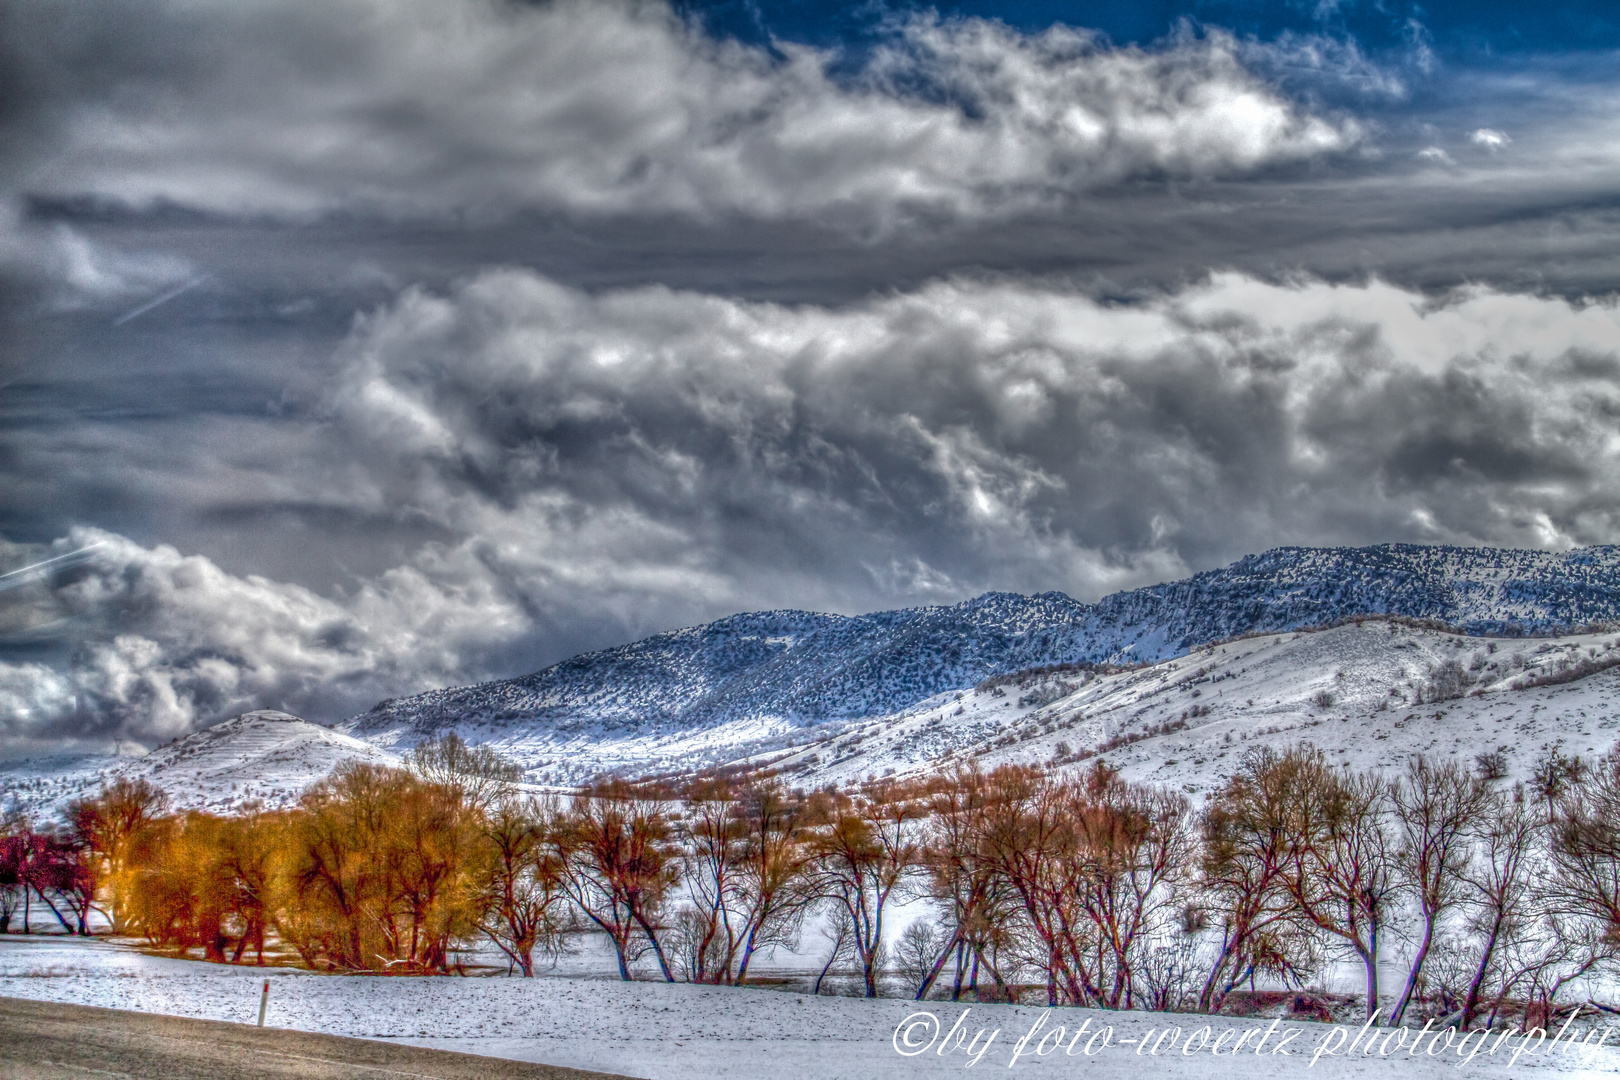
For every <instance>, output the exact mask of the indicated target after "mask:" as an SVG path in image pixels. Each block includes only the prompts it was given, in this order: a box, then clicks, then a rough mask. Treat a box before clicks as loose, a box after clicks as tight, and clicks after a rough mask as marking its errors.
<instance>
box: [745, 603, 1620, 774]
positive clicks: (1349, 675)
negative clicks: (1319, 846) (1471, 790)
mask: <svg viewBox="0 0 1620 1080" xmlns="http://www.w3.org/2000/svg"><path fill="white" fill-rule="evenodd" d="M1448 666H1449V667H1450V670H1451V671H1452V672H1453V673H1458V672H1460V673H1461V678H1460V680H1458V681H1456V682H1455V683H1453V684H1452V685H1450V686H1449V687H1446V686H1445V685H1444V684H1445V682H1446V680H1445V677H1444V675H1443V674H1442V675H1441V677H1440V678H1439V679H1437V678H1436V674H1437V673H1440V672H1443V671H1444V670H1445V669H1446V668H1447V667H1448ZM1437 691H1438V692H1439V693H1441V694H1447V693H1455V694H1458V695H1459V696H1457V697H1448V698H1446V699H1444V700H1431V699H1432V697H1433V696H1434V695H1435V694H1436V693H1437ZM1617 739H1620V632H1616V631H1614V630H1610V631H1606V632H1603V633H1597V634H1582V635H1572V636H1569V637H1560V638H1540V639H1537V638H1507V639H1493V640H1484V641H1482V640H1480V639H1479V638H1476V637H1468V636H1464V635H1460V634H1454V633H1448V632H1444V631H1437V630H1431V629H1425V628H1422V627H1418V626H1413V625H1410V624H1407V623H1405V622H1402V621H1399V620H1397V621H1391V620H1384V619H1369V620H1366V621H1365V622H1362V623H1357V622H1350V623H1346V624H1344V625H1342V626H1337V627H1333V628H1331V629H1327V630H1320V631H1310V632H1300V633H1282V634H1267V635H1259V636H1255V637H1248V638H1243V639H1241V640H1238V641H1231V642H1227V643H1224V644H1219V645H1214V646H1210V647H1206V648H1201V649H1197V650H1195V651H1194V652H1193V653H1192V654H1190V655H1187V656H1183V657H1180V658H1177V659H1174V660H1167V661H1162V662H1160V663H1158V664H1154V665H1150V666H1145V667H1141V668H1135V669H1129V670H1123V671H1112V672H1106V673H1097V672H1094V671H1085V670H1069V671H1056V672H1028V673H1021V674H1018V675H1015V676H1011V677H1007V678H1004V679H993V680H988V681H986V683H984V684H982V685H981V686H980V687H979V688H977V689H973V690H968V691H965V692H961V693H951V694H942V695H939V696H938V697H936V698H933V699H930V700H929V701H926V702H922V703H920V704H918V705H917V706H915V707H913V708H911V709H908V710H905V711H904V712H902V713H900V714H897V715H895V716H890V717H883V718H875V719H873V720H869V721H863V722H861V723H858V724H854V725H849V726H847V727H845V728H843V729H842V730H840V731H837V732H828V733H827V734H826V735H825V736H824V737H821V738H818V739H816V740H814V741H811V742H806V743H803V744H801V745H799V746H797V747H793V748H791V749H787V750H782V751H777V752H774V753H770V754H766V755H762V756H761V760H769V761H770V762H771V764H772V767H774V768H776V769H779V770H781V771H782V772H784V773H785V774H786V775H788V776H789V777H791V778H793V781H794V782H795V783H802V784H806V785H819V784H823V783H828V782H839V783H842V782H849V781H852V780H860V779H865V778H867V777H870V776H880V775H884V774H887V773H890V772H891V771H892V772H895V773H899V774H902V775H903V774H907V773H916V772H922V771H926V770H931V769H937V768H949V767H951V766H952V765H955V764H966V763H969V762H976V763H977V764H978V765H979V766H980V767H982V768H986V769H989V768H993V767H995V766H996V765H999V764H1003V763H1020V764H1030V765H1043V766H1048V767H1053V766H1055V767H1059V768H1085V767H1088V766H1089V765H1090V764H1091V763H1092V761H1093V760H1094V759H1095V758H1098V757H1100V758H1102V759H1103V760H1105V761H1107V762H1108V763H1109V764H1110V765H1112V766H1114V767H1115V768H1119V769H1121V770H1122V771H1123V772H1124V773H1125V775H1126V776H1127V777H1128V778H1130V779H1133V780H1149V781H1152V782H1154V783H1160V784H1168V785H1171V786H1174V787H1178V788H1181V789H1183V790H1186V791H1188V792H1189V793H1193V794H1197V793H1202V792H1207V791H1208V790H1210V788H1212V787H1213V786H1214V785H1216V784H1217V783H1219V782H1220V779H1221V778H1222V777H1223V776H1225V775H1227V774H1228V773H1230V771H1231V769H1232V768H1233V766H1234V765H1235V764H1236V762H1237V759H1238V757H1239V756H1240V755H1241V754H1242V752H1243V751H1244V750H1245V749H1247V748H1248V747H1250V746H1253V745H1259V744H1265V745H1272V746H1288V745H1293V744H1295V743H1300V742H1309V743H1312V744H1314V745H1316V746H1318V747H1320V748H1321V749H1323V750H1324V751H1325V752H1327V753H1328V754H1329V755H1330V757H1331V758H1332V759H1333V760H1334V761H1337V762H1339V763H1341V764H1345V765H1349V766H1352V767H1354V768H1357V769H1381V770H1394V769H1399V768H1401V767H1403V766H1404V764H1405V763H1406V761H1407V760H1409V758H1410V757H1411V756H1412V755H1413V754H1415V753H1426V754H1430V755H1435V756H1438V757H1441V758H1447V757H1455V758H1460V759H1462V760H1463V761H1465V762H1467V763H1469V764H1473V762H1474V759H1475V758H1476V757H1477V756H1478V755H1479V754H1481V753H1483V752H1489V751H1495V750H1498V749H1500V750H1501V751H1502V758H1503V762H1502V763H1503V765H1504V767H1505V769H1506V774H1507V776H1508V777H1509V778H1517V779H1522V778H1524V777H1525V776H1527V775H1528V773H1529V771H1530V769H1531V767H1532V766H1533V764H1534V763H1535V762H1536V761H1537V760H1539V759H1540V758H1542V757H1543V756H1545V755H1546V754H1547V753H1548V752H1549V751H1550V750H1553V749H1554V748H1557V749H1559V750H1560V752H1562V753H1566V754H1579V755H1581V756H1583V757H1585V758H1587V759H1588V760H1590V759H1591V758H1593V757H1594V756H1596V755H1599V754H1602V753H1603V752H1605V751H1606V750H1608V749H1609V747H1610V746H1611V745H1613V744H1614V743H1615V741H1616V740H1617Z"/></svg>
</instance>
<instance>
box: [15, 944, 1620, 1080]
mask: <svg viewBox="0 0 1620 1080" xmlns="http://www.w3.org/2000/svg"><path fill="white" fill-rule="evenodd" d="M266 977H268V978H270V979H271V980H272V983H271V992H270V1017H269V1023H270V1024H271V1025H273V1026H278V1027H289V1028H298V1029H301V1030H306V1031H318V1032H325V1033H329V1034H334V1035H352V1036H359V1037H363V1038H373V1039H392V1040H399V1041H402V1042H408V1043H414V1044H417V1045H421V1046H433V1047H439V1048H442V1049H450V1050H460V1051H464V1052H467V1053H474V1054H485V1055H491V1056H498V1057H508V1058H516V1059H521V1060H525V1061H536V1062H545V1063H549V1064H556V1065H572V1066H577V1067H581V1068H591V1069H599V1070H603V1071H607V1072H617V1073H622V1074H626V1075H630V1076H637V1077H648V1078H655V1080H698V1078H707V1077H768V1078H769V1080H812V1078H816V1080H821V1078H827V1080H831V1078H851V1080H854V1078H860V1080H867V1078H871V1077H903V1078H904V1077H924V1076H949V1075H956V1074H958V1073H959V1072H960V1070H962V1069H963V1068H968V1067H972V1068H973V1070H974V1071H973V1072H972V1073H969V1074H968V1075H970V1076H973V1075H979V1074H982V1073H985V1072H987V1071H988V1072H991V1073H996V1074H999V1073H1001V1072H1002V1071H1003V1070H1004V1069H1006V1068H1008V1062H1009V1059H1010V1058H1011V1056H1012V1053H1013V1050H1014V1048H1015V1047H1016V1045H1017V1043H1018V1040H1019V1039H1020V1037H1022V1036H1023V1035H1024V1034H1025V1033H1026V1032H1027V1031H1028V1030H1029V1029H1030V1028H1031V1026H1032V1025H1034V1024H1035V1023H1037V1022H1038V1021H1040V1020H1041V1019H1042V1016H1041V1014H1042V1013H1043V1012H1045V1010H1042V1009H1038V1008H1032V1007H1011V1006H1005V1005H976V1006H973V1007H972V1010H971V1012H969V1013H968V1014H967V1016H966V1018H965V1022H964V1024H963V1025H962V1028H961V1030H965V1031H966V1032H967V1033H968V1035H969V1036H971V1035H973V1034H975V1033H979V1032H980V1029H981V1028H983V1029H984V1032H983V1034H984V1036H985V1037H988V1036H989V1034H990V1033H991V1032H995V1031H999V1034H998V1035H995V1037H994V1038H993V1040H991V1042H990V1049H989V1051H988V1052H987V1053H986V1054H984V1055H983V1057H982V1059H981V1060H980V1061H979V1062H978V1064H977V1065H976V1066H969V1061H970V1058H969V1057H968V1056H967V1055H966V1053H964V1052H963V1051H961V1050H956V1051H954V1052H953V1053H950V1054H946V1055H941V1054H939V1053H937V1052H935V1050H932V1049H929V1050H925V1051H924V1052H922V1053H918V1054H915V1055H914V1056H910V1057H903V1056H901V1055H900V1054H899V1053H898V1052H897V1051H896V1049H895V1046H894V1039H895V1029H896V1027H897V1025H899V1024H900V1023H901V1021H902V1020H905V1019H906V1018H907V1017H908V1016H912V1015H913V1014H915V1013H917V1012H918V1011H919V1010H926V1011H927V1012H929V1013H931V1014H933V1016H934V1017H937V1018H938V1021H939V1023H940V1024H941V1026H942V1027H944V1028H945V1029H946V1031H947V1032H948V1031H949V1029H950V1027H951V1025H952V1024H953V1022H954V1021H955V1020H956V1018H957V1017H958V1015H959V1014H961V1013H962V1012H963V1011H964V1009H965V1008H966V1007H965V1006H954V1005H950V1004H949V1003H943V1002H930V1003H926V1004H924V1005H918V1004H917V1003H914V1002H910V1001H903V1000H882V1001H864V1000H860V999H853V998H831V997H822V998H814V997H810V996H807V995H803V994H793V993H781V992H773V991H769V990H757V989H744V990H736V989H729V988H719V987H699V986H689V985H681V984H676V985H667V984H662V983H653V982H638V983H630V984H625V983H621V982H619V981H618V980H616V979H612V978H599V977H584V976H579V975H551V976H547V977H542V978H536V979H507V978H465V979H459V978H427V979H421V978H365V977H347V976H329V975H315V974H309V973H306V972H298V971H292V970H288V969H253V968H230V967H224V966H219V965H211V964H204V963H200V962H194V961H185V960H166V959H157V958H152V957H147V956H144V955H141V954H139V953H137V952H135V951H133V950H131V949H127V948H125V947H123V946H120V945H116V944H113V943H110V942H104V941H82V940H70V939H63V938H42V937H34V938H32V939H28V938H21V937H17V936H9V937H0V995H8V996H13V997H27V998H35V999H43V1000H54V1001H68V1002H76V1003H82V1004H87V1005H102V1006H108V1007H111V1008H119V1009H136V1010H142V1011H147V1012H156V1013H168V1014H173V1015H179V1016H193V1017H201V1018H206V1019H214V1020H230V1021H237V1022H243V1023H251V1022H252V1021H253V1019H254V1017H255V1016H256V1010H257V1008H258V995H259V987H260V985H261V982H262V980H263V979H264V978H266ZM1202 1019H1203V1018H1200V1017H1193V1016H1187V1015H1180V1016H1161V1015H1156V1014H1150V1013H1104V1012H1099V1011H1095V1010H1087V1009H1062V1010H1054V1011H1053V1012H1052V1013H1051V1014H1050V1015H1049V1016H1047V1017H1046V1025H1045V1028H1044V1029H1043V1030H1042V1031H1041V1032H1040V1033H1038V1034H1037V1036H1036V1038H1035V1039H1034V1040H1032V1041H1031V1043H1030V1044H1029V1046H1028V1047H1026V1053H1025V1055H1024V1056H1023V1057H1021V1058H1020V1059H1019V1060H1018V1062H1017V1064H1016V1066H1014V1068H1015V1069H1016V1070H1018V1071H1028V1070H1034V1071H1036V1072H1037V1074H1039V1075H1047V1076H1057V1075H1071V1074H1076V1073H1079V1072H1081V1071H1083V1072H1084V1073H1085V1075H1087V1076H1092V1077H1110V1076H1127V1075H1128V1076H1162V1075H1169V1076H1187V1077H1201V1078H1211V1080H1215V1078H1227V1077H1231V1078H1237V1077H1242V1078H1244V1080H1249V1078H1254V1077H1259V1076H1291V1075H1329V1076H1333V1077H1350V1076H1356V1077H1361V1076H1368V1077H1371V1076H1399V1077H1440V1076H1454V1075H1457V1074H1458V1071H1459V1062H1460V1058H1459V1056H1458V1055H1457V1054H1456V1053H1454V1052H1453V1051H1452V1050H1451V1049H1450V1048H1448V1047H1447V1046H1446V1045H1445V1044H1444V1042H1442V1043H1440V1044H1439V1045H1438V1046H1436V1045H1434V1044H1433V1043H1431V1042H1428V1041H1426V1042H1425V1043H1424V1046H1423V1048H1422V1050H1420V1052H1419V1053H1418V1055H1417V1056H1415V1057H1414V1056H1412V1055H1411V1054H1410V1053H1409V1052H1408V1050H1406V1049H1401V1050H1396V1049H1391V1051H1390V1053H1389V1054H1388V1055H1387V1056H1383V1057H1380V1056H1379V1054H1378V1053H1377V1052H1376V1051H1375V1053H1374V1054H1373V1055H1372V1056H1371V1057H1363V1056H1361V1055H1360V1054H1359V1053H1358V1054H1356V1055H1354V1056H1350V1057H1347V1056H1344V1055H1342V1054H1338V1055H1334V1056H1323V1057H1322V1058H1321V1059H1320V1060H1319V1061H1317V1063H1316V1064H1315V1065H1314V1066H1312V1065H1311V1057H1312V1055H1313V1053H1314V1051H1315V1049H1316V1048H1317V1047H1318V1046H1319V1045H1321V1044H1322V1043H1323V1042H1324V1040H1326V1041H1328V1042H1332V1039H1333V1035H1332V1033H1333V1032H1334V1030H1335V1029H1333V1028H1330V1027H1329V1026H1328V1025H1323V1024H1304V1023H1286V1024H1281V1025H1280V1026H1278V1028H1277V1030H1276V1031H1275V1033H1274V1034H1273V1035H1272V1036H1271V1037H1270V1042H1269V1043H1268V1047H1267V1048H1268V1049H1270V1048H1273V1047H1276V1046H1278V1045H1279V1040H1281V1039H1283V1038H1284V1037H1285V1036H1286V1035H1287V1033H1288V1032H1290V1031H1293V1032H1296V1034H1295V1035H1294V1037H1293V1039H1292V1040H1291V1041H1290V1042H1288V1043H1286V1044H1282V1046H1281V1048H1282V1049H1284V1050H1294V1051H1297V1052H1295V1053H1292V1054H1289V1055H1286V1056H1285V1055H1282V1054H1264V1055H1255V1054H1252V1053H1249V1052H1247V1050H1246V1051H1245V1052H1243V1053H1241V1054H1239V1055H1238V1056H1236V1057H1234V1056H1232V1055H1230V1054H1227V1053H1224V1052H1223V1053H1221V1054H1219V1055H1216V1054H1213V1053H1211V1052H1210V1050H1208V1049H1198V1046H1197V1042H1198V1038H1197V1036H1196V1035H1195V1036H1194V1040H1193V1041H1194V1052H1193V1053H1191V1054H1187V1053H1185V1052H1184V1051H1185V1049H1186V1042H1185V1037H1183V1040H1182V1041H1178V1042H1177V1043H1176V1049H1174V1050H1173V1051H1172V1050H1171V1049H1170V1048H1169V1045H1168V1043H1166V1044H1161V1045H1160V1048H1159V1050H1160V1052H1159V1053H1158V1054H1157V1055H1156V1056H1151V1055H1149V1054H1147V1053H1145V1052H1139V1043H1140V1041H1141V1040H1142V1037H1143V1035H1144V1034H1146V1033H1148V1032H1150V1031H1152V1032H1153V1033H1154V1037H1157V1034H1158V1033H1159V1032H1162V1031H1164V1030H1165V1029H1166V1028H1167V1027H1170V1026H1176V1025H1179V1026H1180V1027H1182V1028H1184V1029H1186V1032H1187V1033H1188V1034H1192V1033H1195V1032H1197V1031H1198V1030H1199V1028H1201V1027H1202V1023H1201V1021H1202ZM1088 1023H1089V1027H1088V1028H1087V1031H1086V1034H1085V1037H1084V1039H1082V1041H1081V1042H1080V1043H1079V1045H1078V1046H1076V1048H1075V1049H1076V1052H1075V1054H1074V1055H1073V1056H1066V1054H1065V1048H1066V1047H1068V1046H1069V1045H1070V1043H1069V1040H1068V1038H1067V1036H1068V1035H1071V1034H1072V1033H1073V1032H1074V1030H1075V1029H1076V1027H1078V1026H1080V1025H1083V1024H1088ZM1267 1023H1269V1022H1267V1021H1253V1020H1239V1019H1236V1018H1223V1019H1221V1020H1220V1021H1218V1022H1217V1023H1216V1024H1215V1026H1214V1031H1213V1034H1214V1035H1219V1034H1220V1033H1221V1032H1222V1031H1223V1030H1224V1029H1225V1028H1226V1027H1231V1028H1234V1029H1236V1031H1237V1032H1239V1033H1241V1032H1243V1031H1246V1030H1249V1029H1251V1028H1263V1027H1264V1026H1265V1025H1266V1024H1267ZM1060 1025H1061V1026H1065V1027H1066V1033H1065V1038H1064V1039H1063V1041H1062V1044H1061V1046H1058V1045H1057V1044H1055V1043H1054V1042H1053V1041H1050V1040H1049V1041H1048V1042H1047V1044H1046V1046H1047V1049H1048V1053H1047V1055H1046V1056H1045V1057H1039V1056H1036V1055H1035V1054H1034V1053H1033V1050H1034V1049H1035V1047H1036V1046H1037V1045H1039V1043H1040V1040H1041V1039H1042V1038H1043V1037H1045V1036H1046V1035H1047V1034H1048V1033H1049V1032H1051V1031H1052V1030H1053V1029H1054V1028H1056V1027H1058V1026H1060ZM1110 1026H1111V1032H1110V1034H1109V1036H1108V1040H1109V1045H1106V1046H1105V1045H1102V1040H1101V1039H1099V1040H1098V1041H1096V1042H1093V1043H1092V1048H1093V1051H1094V1052H1093V1054H1092V1055H1091V1056H1087V1055H1086V1054H1085V1053H1084V1047H1085V1045H1086V1040H1087V1039H1090V1038H1091V1036H1092V1035H1093V1033H1095V1032H1097V1031H1099V1030H1101V1029H1104V1028H1109V1027H1110ZM1340 1030H1342V1031H1343V1032H1344V1034H1343V1035H1341V1036H1339V1042H1338V1043H1337V1044H1336V1045H1335V1047H1334V1048H1335V1049H1340V1050H1342V1049H1343V1048H1344V1046H1345V1044H1346V1043H1347V1042H1348V1040H1349V1039H1350V1038H1352V1037H1354V1036H1355V1035H1356V1031H1355V1030H1354V1029H1340ZM929 1033H930V1028H929V1023H928V1021H926V1020H920V1021H919V1022H918V1024H917V1026H915V1027H914V1028H913V1032H912V1034H913V1037H914V1039H916V1040H920V1041H921V1042H920V1045H925V1046H926V1045H927V1043H928V1036H929ZM1251 1038H1253V1037H1251ZM1382 1038H1383V1035H1380V1039H1382ZM1617 1038H1620V1036H1617ZM1230 1041H1231V1040H1230V1039H1229V1040H1227V1043H1226V1045H1230ZM934 1045H936V1046H937V1045H938V1044H937V1042H936V1043H935V1044H934ZM1249 1045H1250V1046H1251V1047H1252V1045H1253V1042H1252V1041H1251V1042H1250V1044H1249ZM1363 1045H1365V1043H1364V1041H1363ZM1516 1045H1517V1043H1508V1044H1505V1045H1503V1046H1502V1047H1501V1048H1500V1049H1499V1050H1498V1051H1497V1053H1496V1055H1495V1056H1494V1057H1493V1056H1490V1055H1488V1054H1485V1053H1481V1054H1480V1055H1479V1056H1477V1057H1475V1058H1474V1059H1473V1060H1472V1061H1471V1062H1468V1063H1466V1064H1465V1065H1462V1066H1461V1071H1465V1072H1473V1073H1480V1072H1485V1073H1491V1074H1504V1075H1505V1074H1507V1073H1508V1072H1509V1071H1510V1066H1509V1055H1510V1053H1511V1050H1512V1048H1513V1047H1514V1046H1516ZM979 1046H980V1047H983V1046H984V1043H983V1042H982V1041H981V1042H980V1043H979ZM1409 1046H1410V1044H1408V1047H1409ZM1430 1049H1434V1050H1435V1053H1434V1054H1433V1055H1432V1056H1430V1055H1429V1054H1428V1053H1427V1051H1428V1050H1430ZM1487 1049H1488V1048H1487ZM1358 1050H1359V1047H1358ZM1587 1058H1588V1059H1587V1060H1585V1061H1584V1062H1583V1061H1582V1055H1581V1052H1580V1050H1579V1049H1578V1048H1577V1049H1576V1050H1574V1051H1571V1052H1569V1053H1567V1054H1560V1053H1558V1052H1554V1053H1552V1054H1546V1053H1542V1054H1532V1053H1526V1054H1524V1055H1523V1056H1521V1057H1520V1059H1519V1061H1518V1062H1517V1064H1516V1065H1513V1066H1511V1071H1522V1070H1527V1069H1528V1070H1532V1075H1539V1076H1548V1075H1553V1074H1556V1075H1559V1076H1572V1077H1574V1076H1593V1077H1596V1076H1612V1075H1614V1073H1615V1072H1616V1071H1617V1069H1620V1054H1616V1053H1614V1052H1611V1051H1609V1050H1607V1049H1604V1050H1601V1051H1598V1052H1596V1053H1594V1054H1590V1055H1588V1056H1587Z"/></svg>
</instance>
